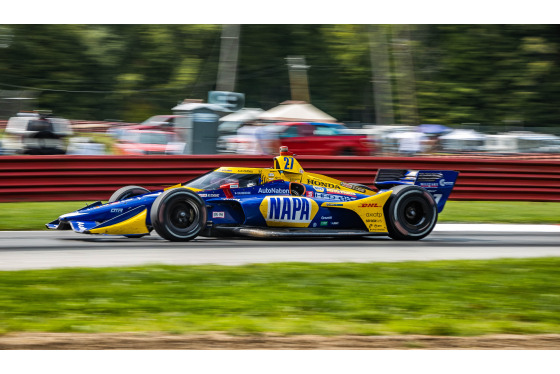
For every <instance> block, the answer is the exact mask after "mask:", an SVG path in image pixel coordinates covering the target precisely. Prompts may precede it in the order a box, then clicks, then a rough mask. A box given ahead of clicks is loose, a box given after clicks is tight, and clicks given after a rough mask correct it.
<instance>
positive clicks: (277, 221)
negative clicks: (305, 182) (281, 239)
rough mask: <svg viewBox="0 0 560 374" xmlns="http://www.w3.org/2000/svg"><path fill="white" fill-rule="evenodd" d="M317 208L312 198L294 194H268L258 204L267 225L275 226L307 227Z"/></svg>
mask: <svg viewBox="0 0 560 374" xmlns="http://www.w3.org/2000/svg"><path fill="white" fill-rule="evenodd" d="M318 210H319V205H317V203H316V202H315V201H313V200H312V199H308V198H306V197H295V196H278V197H272V196H268V197H266V198H265V199H264V200H263V201H262V203H261V205H260V211H261V213H262V215H263V217H264V219H265V220H266V223H267V225H268V226H277V227H278V226H282V227H307V226H309V224H310V223H311V221H312V220H313V218H314V217H315V215H316V214H317V211H318Z"/></svg>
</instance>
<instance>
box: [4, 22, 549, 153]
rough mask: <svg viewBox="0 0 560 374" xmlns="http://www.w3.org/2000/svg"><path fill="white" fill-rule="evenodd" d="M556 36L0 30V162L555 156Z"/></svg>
mask: <svg viewBox="0 0 560 374" xmlns="http://www.w3.org/2000/svg"><path fill="white" fill-rule="evenodd" d="M559 43H560V25H537V24H527V25H492V24H480V25H457V24H452V25H445V24H437V25H405V24H399V25H366V24H359V25H343V24H336V25H333V24H311V25H305V24H292V25H282V24H262V25H260V24H243V25H236V24H228V25H213V24H204V25H196V24H182V25H156V24H150V25H134V24H125V25H96V24H88V25H78V24H35V25H33V24H9V25H0V142H1V143H0V154H3V155H10V154H69V155H72V154H88V155H112V154H137V155H139V154H144V155H148V154H217V153H230V154H272V153H276V152H277V149H278V146H279V145H288V146H289V147H290V150H292V151H294V152H295V153H297V154H317V155H355V156H364V155H383V156H386V155H408V156H413V155H418V154H423V155H429V154H436V155H440V154H459V153H461V154H463V153H467V154H493V155H511V154H519V153H529V154H546V155H547V156H549V157H550V156H552V155H556V154H560V120H559V118H560V106H559V105H558V102H560V59H558V56H559V53H560V50H559V46H560V44H559Z"/></svg>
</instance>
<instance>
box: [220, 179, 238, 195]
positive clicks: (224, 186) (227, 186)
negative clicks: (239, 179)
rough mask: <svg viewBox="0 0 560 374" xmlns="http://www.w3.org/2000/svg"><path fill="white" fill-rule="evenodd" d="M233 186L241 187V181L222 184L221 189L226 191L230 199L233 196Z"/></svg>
mask: <svg viewBox="0 0 560 374" xmlns="http://www.w3.org/2000/svg"><path fill="white" fill-rule="evenodd" d="M232 188H239V183H226V184H222V185H221V186H220V189H221V190H223V191H224V193H225V194H226V197H227V198H228V199H231V198H233V194H232V193H231V189H232Z"/></svg>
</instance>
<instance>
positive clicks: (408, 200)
mask: <svg viewBox="0 0 560 374" xmlns="http://www.w3.org/2000/svg"><path fill="white" fill-rule="evenodd" d="M383 210H384V213H385V220H386V223H387V230H388V231H389V236H390V237H391V238H393V239H396V240H419V239H422V238H424V237H426V236H427V235H428V234H430V233H431V232H432V230H433V229H434V227H435V225H436V222H437V218H438V213H437V205H436V202H435V200H434V198H433V197H432V195H431V194H430V193H429V192H428V191H426V190H425V189H424V188H421V187H418V186H404V185H400V186H396V187H394V188H393V193H392V194H391V196H390V197H389V200H388V201H387V203H386V204H385V207H384V208H383Z"/></svg>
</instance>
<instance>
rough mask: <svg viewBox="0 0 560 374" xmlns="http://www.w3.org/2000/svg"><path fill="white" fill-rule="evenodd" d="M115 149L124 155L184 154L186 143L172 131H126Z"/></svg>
mask: <svg viewBox="0 0 560 374" xmlns="http://www.w3.org/2000/svg"><path fill="white" fill-rule="evenodd" d="M115 149H116V151H117V153H118V154H124V155H157V154H160V155H163V154H183V153H184V150H185V143H184V142H181V141H180V139H179V137H178V136H177V135H176V134H175V133H174V132H170V131H156V130H126V131H124V132H123V134H122V135H121V137H120V138H119V139H118V140H117V142H116V144H115Z"/></svg>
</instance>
